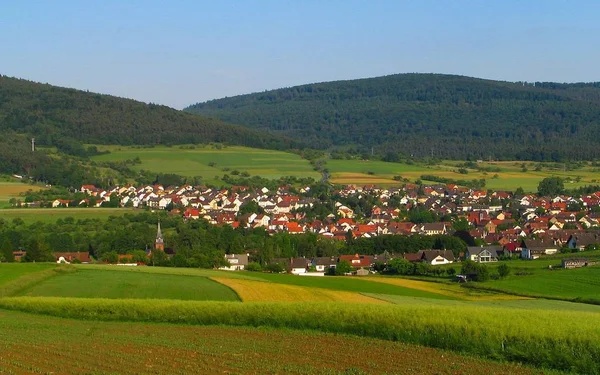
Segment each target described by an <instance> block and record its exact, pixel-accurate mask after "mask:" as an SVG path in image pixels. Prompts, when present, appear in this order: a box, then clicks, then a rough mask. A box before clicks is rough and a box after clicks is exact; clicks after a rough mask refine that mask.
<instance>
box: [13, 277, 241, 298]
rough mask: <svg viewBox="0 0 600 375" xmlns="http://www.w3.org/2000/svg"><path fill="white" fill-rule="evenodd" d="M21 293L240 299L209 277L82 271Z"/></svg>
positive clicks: (28, 294) (48, 281) (106, 296)
mask: <svg viewBox="0 0 600 375" xmlns="http://www.w3.org/2000/svg"><path fill="white" fill-rule="evenodd" d="M19 294H20V295H25V296H47V297H77V298H162V299H177V300H198V301H203V300H212V301H238V300H239V298H238V296H237V294H236V293H235V292H234V291H233V290H231V289H230V288H229V287H227V286H225V285H222V284H219V283H217V282H215V281H213V280H210V279H209V278H206V277H193V276H176V275H160V274H155V275H151V274H144V273H130V272H120V271H108V270H97V271H94V270H79V269H77V270H76V272H71V273H65V274H62V275H59V276H55V277H52V278H49V279H46V280H44V281H42V282H41V283H38V284H36V285H34V286H32V287H30V288H27V289H25V290H23V291H21V292H20V293H19Z"/></svg>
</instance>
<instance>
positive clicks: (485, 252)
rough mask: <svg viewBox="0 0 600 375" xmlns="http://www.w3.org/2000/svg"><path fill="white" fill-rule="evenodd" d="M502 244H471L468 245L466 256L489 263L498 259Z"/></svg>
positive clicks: (475, 260) (474, 260)
mask: <svg viewBox="0 0 600 375" xmlns="http://www.w3.org/2000/svg"><path fill="white" fill-rule="evenodd" d="M501 250H502V246H480V247H477V246H469V247H467V253H466V258H467V260H472V261H473V262H478V263H489V262H497V261H498V251H501Z"/></svg>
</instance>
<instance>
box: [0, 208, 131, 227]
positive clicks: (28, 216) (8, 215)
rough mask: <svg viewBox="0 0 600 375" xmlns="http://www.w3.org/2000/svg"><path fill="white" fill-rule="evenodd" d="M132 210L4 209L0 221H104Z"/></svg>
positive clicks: (29, 222)
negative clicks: (66, 219) (68, 219)
mask: <svg viewBox="0 0 600 375" xmlns="http://www.w3.org/2000/svg"><path fill="white" fill-rule="evenodd" d="M134 212H135V209H133V208H95V207H92V208H68V207H67V208H58V207H57V208H6V209H0V219H3V220H6V221H11V220H14V219H17V218H18V219H21V220H23V221H24V222H25V223H26V224H31V223H35V222H38V221H41V222H44V223H53V222H56V220H58V219H65V218H68V217H72V218H74V219H75V220H79V219H101V220H106V219H108V218H109V217H111V216H122V215H124V214H126V213H134Z"/></svg>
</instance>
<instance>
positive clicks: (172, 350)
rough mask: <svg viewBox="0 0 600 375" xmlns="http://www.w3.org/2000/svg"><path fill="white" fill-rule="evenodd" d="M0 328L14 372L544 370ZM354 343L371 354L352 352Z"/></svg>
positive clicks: (44, 324) (326, 342)
mask: <svg viewBox="0 0 600 375" xmlns="http://www.w3.org/2000/svg"><path fill="white" fill-rule="evenodd" d="M0 332H2V339H1V342H2V351H1V352H0V373H4V372H6V373H9V374H11V373H12V374H24V373H44V374H50V373H79V374H82V373H106V374H108V373H111V374H112V373H119V374H139V373H152V374H175V373H178V374H181V373H183V374H199V373H201V374H217V373H222V374H286V373H296V374H356V375H359V374H372V373H388V374H392V373H394V374H440V375H442V374H448V375H450V374H464V375H471V374H473V375H475V374H481V373H486V374H498V375H501V374H515V375H529V374H531V375H534V374H540V370H539V369H531V368H528V367H523V366H518V365H513V364H504V363H497V362H492V361H486V360H482V359H479V358H475V357H470V356H464V355H459V354H456V353H453V352H449V351H444V350H439V349H431V348H425V347H421V346H416V345H409V344H403V343H399V342H391V341H385V340H378V339H371V338H364V337H361V338H358V337H353V336H344V335H333V334H324V333H317V332H308V331H303V332H299V331H292V330H281V329H266V328H262V329H257V328H246V327H222V326H221V327H211V326H209V327H190V326H180V325H173V324H148V323H129V322H128V323H119V322H94V321H80V320H74V319H61V318H54V317H48V316H41V315H34V314H26V313H21V312H14V311H6V310H0ZM124 333H126V334H124ZM349 348H352V351H353V352H354V353H368V355H348V349H349ZM307 358H309V359H310V360H307ZM390 358H393V360H390ZM544 373H546V374H558V372H553V371H551V372H544Z"/></svg>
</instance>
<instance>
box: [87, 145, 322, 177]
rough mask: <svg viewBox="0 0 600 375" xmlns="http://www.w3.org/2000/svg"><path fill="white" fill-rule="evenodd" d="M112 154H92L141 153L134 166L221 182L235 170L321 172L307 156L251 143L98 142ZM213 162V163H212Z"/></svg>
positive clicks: (115, 157) (118, 157) (120, 156)
mask: <svg viewBox="0 0 600 375" xmlns="http://www.w3.org/2000/svg"><path fill="white" fill-rule="evenodd" d="M97 147H98V149H99V150H108V151H110V154H105V155H98V156H95V157H93V160H95V161H122V160H127V159H135V158H136V157H139V158H140V160H141V164H137V165H135V166H134V167H133V168H135V169H138V170H141V169H145V170H149V171H152V172H156V173H175V174H179V175H182V176H189V177H193V176H202V178H203V180H202V181H203V183H207V184H214V185H222V184H223V182H222V181H221V180H218V179H215V176H223V175H224V174H229V175H231V174H232V173H231V172H232V171H235V170H237V171H238V172H248V173H249V174H250V176H260V177H264V178H268V179H278V178H280V177H283V176H296V177H312V178H314V179H315V180H319V179H320V178H321V175H320V174H319V173H318V172H315V171H313V169H312V166H311V165H310V163H309V162H308V161H307V160H304V159H302V158H301V157H300V156H298V155H296V154H292V153H288V152H281V151H273V150H262V149H256V148H249V147H238V146H226V147H225V146H224V147H223V148H220V149H217V148H213V147H211V146H208V145H206V146H193V147H194V148H190V147H191V146H173V147H164V146H161V147H159V146H157V147H153V148H136V147H125V146H101V145H99V146H97ZM213 163H214V164H213Z"/></svg>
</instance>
